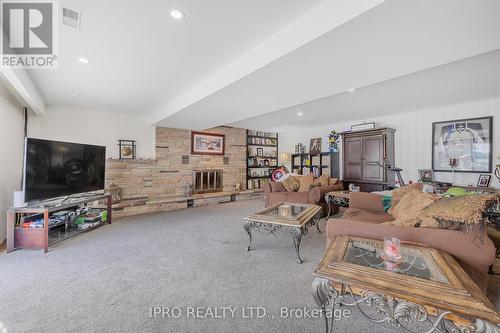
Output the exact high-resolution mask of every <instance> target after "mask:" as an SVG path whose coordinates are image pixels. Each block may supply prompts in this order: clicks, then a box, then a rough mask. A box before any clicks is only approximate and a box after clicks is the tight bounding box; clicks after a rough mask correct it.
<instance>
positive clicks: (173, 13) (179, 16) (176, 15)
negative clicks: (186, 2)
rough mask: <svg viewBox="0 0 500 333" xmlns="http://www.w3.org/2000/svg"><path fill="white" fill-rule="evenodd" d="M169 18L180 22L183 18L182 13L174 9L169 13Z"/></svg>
mask: <svg viewBox="0 0 500 333" xmlns="http://www.w3.org/2000/svg"><path fill="white" fill-rule="evenodd" d="M170 16H172V17H173V18H174V19H176V20H182V19H183V18H184V13H183V12H181V11H180V10H178V9H174V10H171V11H170Z"/></svg>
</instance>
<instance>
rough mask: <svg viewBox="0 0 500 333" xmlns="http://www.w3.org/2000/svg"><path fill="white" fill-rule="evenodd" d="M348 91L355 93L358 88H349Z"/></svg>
mask: <svg viewBox="0 0 500 333" xmlns="http://www.w3.org/2000/svg"><path fill="white" fill-rule="evenodd" d="M347 91H348V92H350V93H353V92H354V91H356V88H351V89H347Z"/></svg>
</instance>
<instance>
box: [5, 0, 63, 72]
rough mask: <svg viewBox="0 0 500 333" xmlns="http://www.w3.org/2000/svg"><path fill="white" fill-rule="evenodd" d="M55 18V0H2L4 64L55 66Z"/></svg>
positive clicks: (27, 66)
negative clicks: (28, 0)
mask: <svg viewBox="0 0 500 333" xmlns="http://www.w3.org/2000/svg"><path fill="white" fill-rule="evenodd" d="M56 21H57V6H56V4H55V3H54V2H53V1H48V0H47V1H36V0H35V1H31V2H24V1H23V2H22V1H14V0H10V1H7V0H6V1H2V28H3V36H2V63H1V65H2V67H5V66H6V67H14V68H30V69H32V68H43V69H47V68H55V67H56V65H57V62H56V61H57V56H56V53H55V51H56V45H57V44H56V37H57V35H56V29H57V24H56Z"/></svg>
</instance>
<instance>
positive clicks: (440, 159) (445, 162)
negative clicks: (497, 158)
mask: <svg viewBox="0 0 500 333" xmlns="http://www.w3.org/2000/svg"><path fill="white" fill-rule="evenodd" d="M492 143H493V117H483V118H471V119H459V120H451V121H440V122H435V123H432V169H433V170H434V171H438V172H448V171H450V172H451V171H454V172H478V173H479V172H485V173H491V161H492V158H491V156H492V153H493V144H492Z"/></svg>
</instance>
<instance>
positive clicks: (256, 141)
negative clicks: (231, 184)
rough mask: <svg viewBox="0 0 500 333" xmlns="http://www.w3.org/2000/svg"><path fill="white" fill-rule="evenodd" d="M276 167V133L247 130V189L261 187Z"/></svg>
mask: <svg viewBox="0 0 500 333" xmlns="http://www.w3.org/2000/svg"><path fill="white" fill-rule="evenodd" d="M260 153H262V154H260ZM277 167H278V133H270V132H260V131H252V130H247V172H246V174H247V177H246V180H247V183H246V185H247V189H260V188H262V187H263V186H264V184H265V183H266V182H268V181H269V179H270V178H271V175H272V173H273V172H274V170H275V169H276V168H277Z"/></svg>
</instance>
